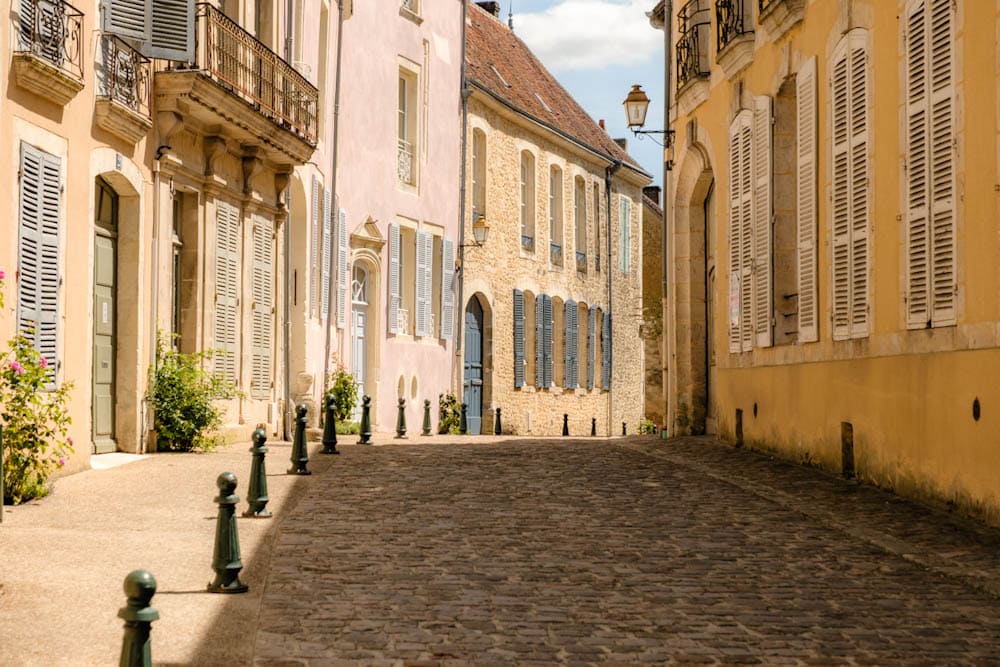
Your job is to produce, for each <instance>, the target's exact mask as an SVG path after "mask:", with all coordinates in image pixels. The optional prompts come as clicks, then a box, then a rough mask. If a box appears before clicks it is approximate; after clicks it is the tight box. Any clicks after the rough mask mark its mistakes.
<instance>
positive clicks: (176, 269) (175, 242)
mask: <svg viewBox="0 0 1000 667" xmlns="http://www.w3.org/2000/svg"><path fill="white" fill-rule="evenodd" d="M183 216H184V195H183V194H182V193H180V192H178V193H176V194H175V195H174V200H173V216H172V225H171V235H170V236H171V247H172V250H173V252H172V254H171V261H170V344H171V346H172V347H173V348H174V349H175V350H179V349H180V336H181V252H182V251H183V249H184V243H183V241H182V240H181V239H182V237H181V227H182V225H183V221H184V217H183Z"/></svg>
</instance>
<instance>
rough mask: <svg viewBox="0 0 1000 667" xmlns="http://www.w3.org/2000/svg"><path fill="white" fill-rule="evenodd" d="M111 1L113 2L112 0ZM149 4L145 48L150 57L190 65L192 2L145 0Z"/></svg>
mask: <svg viewBox="0 0 1000 667" xmlns="http://www.w3.org/2000/svg"><path fill="white" fill-rule="evenodd" d="M112 1H114V0H112ZM146 2H147V5H151V8H150V12H151V14H152V24H151V26H150V38H149V44H148V47H147V48H145V49H141V50H142V52H143V54H144V55H146V56H148V57H150V58H162V59H163V60H180V61H183V62H194V0H146Z"/></svg>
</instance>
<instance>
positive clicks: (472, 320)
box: [462, 296, 485, 435]
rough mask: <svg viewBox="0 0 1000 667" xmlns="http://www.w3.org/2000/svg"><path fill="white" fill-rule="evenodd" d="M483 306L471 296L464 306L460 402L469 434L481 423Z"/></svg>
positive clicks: (478, 431)
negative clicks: (463, 348) (463, 351)
mask: <svg viewBox="0 0 1000 667" xmlns="http://www.w3.org/2000/svg"><path fill="white" fill-rule="evenodd" d="M484 333H485V327H484V321H483V306H482V304H481V303H480V302H479V298H478V297H476V296H473V297H472V298H471V299H469V304H468V306H466V308H465V371H464V376H463V378H464V379H463V382H462V386H463V392H462V402H463V403H465V404H466V418H467V424H468V429H469V431H468V432H469V434H471V435H479V434H480V433H481V432H482V425H483V358H484V355H483V350H484V345H483V342H484Z"/></svg>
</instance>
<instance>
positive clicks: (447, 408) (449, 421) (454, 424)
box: [438, 392, 462, 434]
mask: <svg viewBox="0 0 1000 667" xmlns="http://www.w3.org/2000/svg"><path fill="white" fill-rule="evenodd" d="M461 421H462V405H461V404H460V403H459V402H458V399H457V398H455V394H452V393H451V392H448V393H445V394H438V433H451V434H456V433H458V426H459V423H460V422H461Z"/></svg>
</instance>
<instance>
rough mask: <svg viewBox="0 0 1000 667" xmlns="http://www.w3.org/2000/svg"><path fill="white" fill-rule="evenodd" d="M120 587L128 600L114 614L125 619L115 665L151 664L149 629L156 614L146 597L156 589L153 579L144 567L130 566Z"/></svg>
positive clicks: (136, 665)
mask: <svg viewBox="0 0 1000 667" xmlns="http://www.w3.org/2000/svg"><path fill="white" fill-rule="evenodd" d="M124 589H125V596H126V597H127V598H128V601H127V602H126V603H125V606H124V607H122V608H121V609H119V610H118V618H121V619H124V620H125V637H124V638H123V639H122V654H121V658H119V660H118V667H152V664H153V658H152V655H151V650H150V643H149V631H150V626H151V625H152V623H153V621H155V620H157V619H158V618H160V614H159V612H157V611H156V610H155V609H153V608H152V607H150V606H149V601H150V600H152V599H153V594H154V593H156V579H154V578H153V575H152V574H150V573H149V572H147V571H146V570H133V571H132V572H129V573H128V576H126V577H125V585H124Z"/></svg>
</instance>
